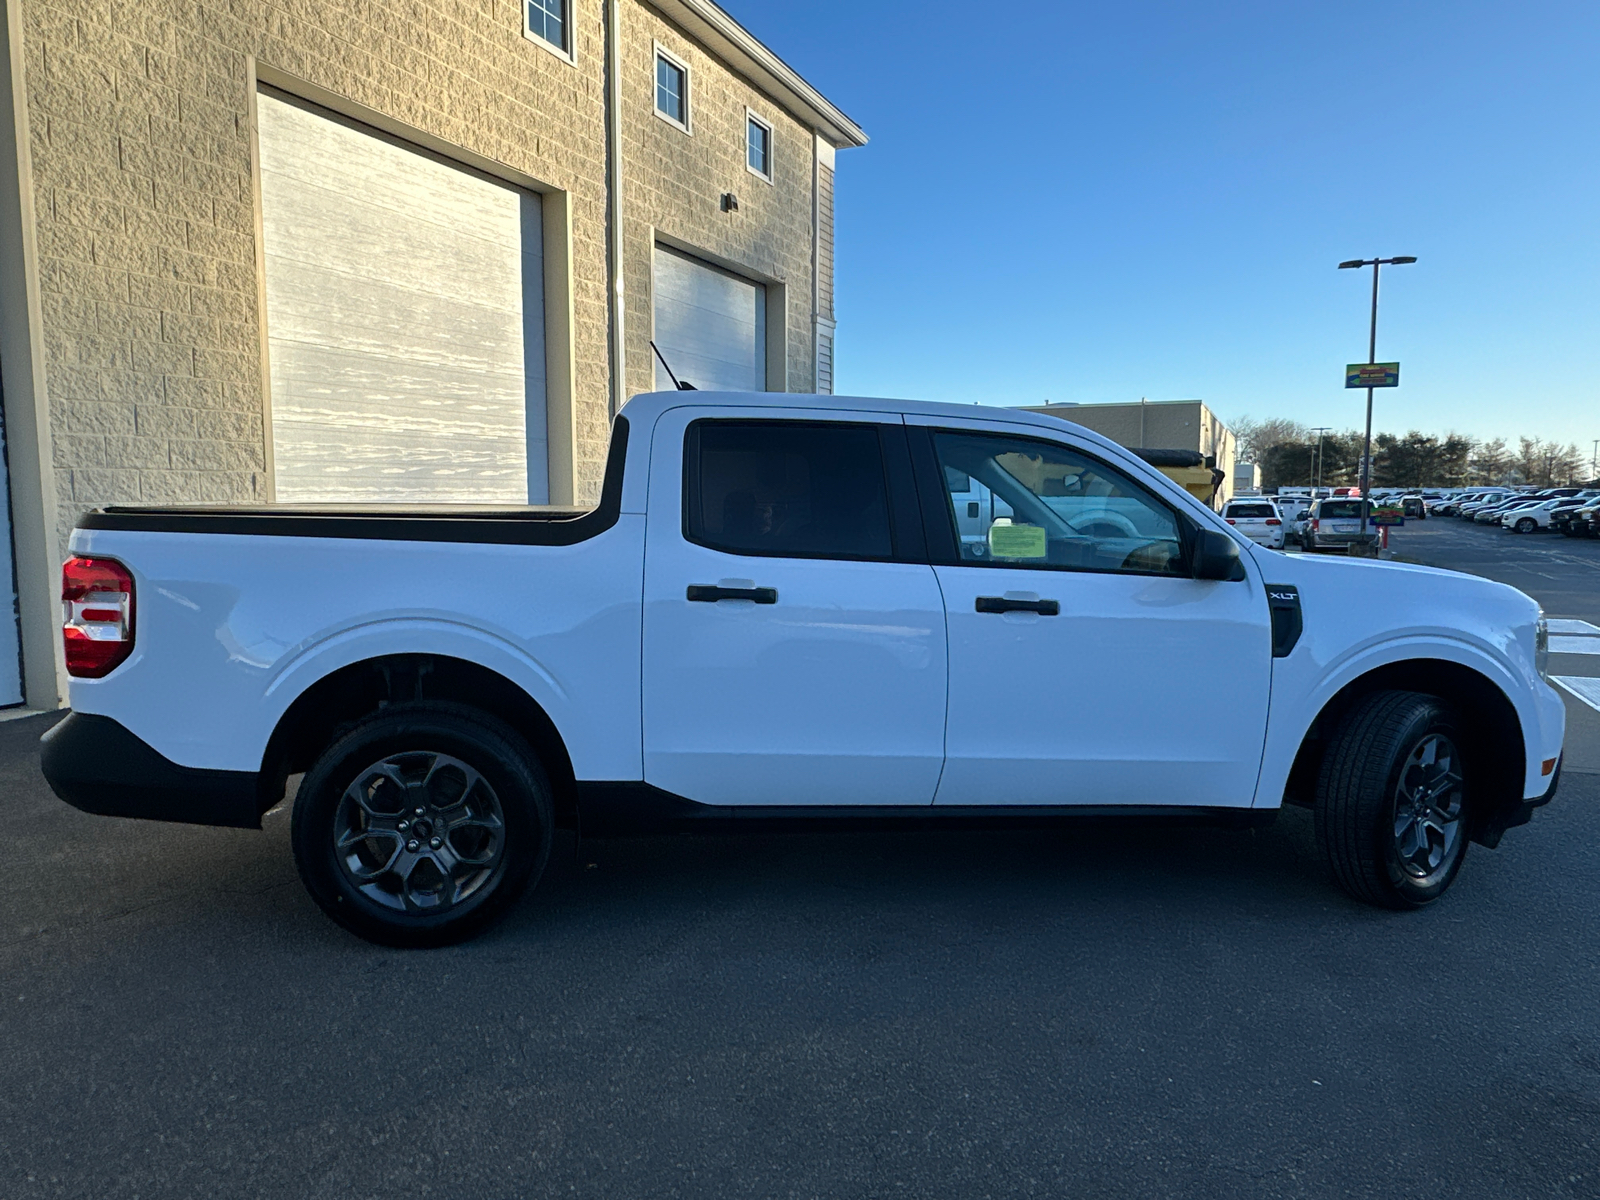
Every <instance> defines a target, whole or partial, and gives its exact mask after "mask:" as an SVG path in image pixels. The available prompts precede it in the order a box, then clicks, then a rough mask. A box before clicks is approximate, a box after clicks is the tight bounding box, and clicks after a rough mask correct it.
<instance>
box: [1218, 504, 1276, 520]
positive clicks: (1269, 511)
mask: <svg viewBox="0 0 1600 1200" xmlns="http://www.w3.org/2000/svg"><path fill="white" fill-rule="evenodd" d="M1227 515H1228V516H1230V517H1275V516H1277V515H1278V510H1277V509H1275V508H1273V507H1272V505H1270V504H1230V505H1228V512H1227Z"/></svg>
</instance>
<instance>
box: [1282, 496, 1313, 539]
mask: <svg viewBox="0 0 1600 1200" xmlns="http://www.w3.org/2000/svg"><path fill="white" fill-rule="evenodd" d="M1312 503H1313V502H1312V501H1311V500H1309V499H1307V498H1305V497H1303V496H1289V497H1287V498H1285V499H1284V500H1283V501H1282V502H1281V503H1279V505H1278V512H1279V513H1280V514H1282V516H1283V528H1284V530H1285V533H1284V535H1283V536H1284V540H1285V541H1286V542H1292V543H1294V544H1295V545H1296V546H1305V544H1306V538H1307V536H1309V533H1310V529H1311V504H1312Z"/></svg>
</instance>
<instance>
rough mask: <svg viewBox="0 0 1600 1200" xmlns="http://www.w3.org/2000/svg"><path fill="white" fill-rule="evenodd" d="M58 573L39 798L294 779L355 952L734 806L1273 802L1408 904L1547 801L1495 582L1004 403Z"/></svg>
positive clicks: (741, 442) (637, 435)
mask: <svg viewBox="0 0 1600 1200" xmlns="http://www.w3.org/2000/svg"><path fill="white" fill-rule="evenodd" d="M969 506H974V507H976V508H977V509H979V510H980V512H981V514H982V516H984V517H987V518H988V519H987V522H986V524H985V525H984V527H983V528H982V530H981V531H979V530H977V529H976V528H975V527H974V526H973V522H974V521H975V520H977V519H978V518H979V515H980V514H979V513H978V512H973V510H972V508H970V507H969ZM71 551H72V554H73V555H74V557H73V558H72V559H71V560H70V561H69V562H68V563H67V564H66V566H65V568H64V595H63V604H64V609H65V630H64V633H65V639H66V658H67V665H68V670H69V672H70V673H71V675H72V676H73V680H72V687H71V703H72V713H71V714H70V715H69V716H67V717H66V718H65V719H64V720H62V721H61V722H60V723H59V724H57V725H56V726H55V727H54V728H53V729H51V730H50V732H49V733H48V734H46V735H45V738H44V743H43V763H44V771H45V775H46V777H47V778H48V779H49V781H50V783H51V786H52V787H53V788H54V789H55V791H56V793H57V794H58V795H59V796H60V797H61V798H62V799H64V800H66V801H67V802H68V803H71V804H74V805H76V806H77V807H79V808H82V809H85V810H87V811H89V812H95V813H103V814H108V815H115V816H123V817H146V818H154V819H157V820H168V821H189V822H199V823H203V824H213V825H231V826H242V827H251V828H256V827H259V825H260V820H261V817H262V815H263V814H264V813H265V812H266V811H267V810H268V809H269V808H271V807H272V806H273V805H275V804H277V803H279V802H280V801H281V800H282V798H283V796H284V794H285V785H286V781H287V779H288V778H289V777H290V776H292V775H295V774H299V773H304V778H303V779H302V780H301V782H300V785H299V788H298V792H297V794H296V798H295V801H294V811H293V817H292V831H293V844H294V851H295V856H296V859H297V862H298V865H299V868H300V872H301V875H302V877H303V878H304V880H305V883H306V886H307V887H308V889H309V890H310V892H311V894H312V895H313V896H314V897H315V898H316V900H317V902H318V903H319V904H320V905H321V906H322V908H323V909H324V910H325V911H326V912H327V913H328V915H329V916H331V917H332V918H333V919H334V920H335V921H338V922H339V923H341V924H342V925H344V926H346V927H347V928H349V929H351V930H353V931H354V932H356V933H358V934H360V935H362V936H364V937H367V938H370V939H373V940H376V941H380V942H386V943H390V944H407V945H419V944H438V943H442V942H447V941H451V940H455V939H459V938H461V937H464V936H466V935H468V934H469V933H471V932H472V931H474V930H477V929H480V928H482V927H483V926H484V925H485V924H486V923H487V922H488V921H490V920H491V919H493V917H494V916H495V915H497V914H498V913H500V912H502V911H504V909H505V908H506V906H507V905H509V904H510V903H512V901H513V900H515V898H516V897H517V895H518V894H519V893H521V892H522V891H523V890H524V889H525V888H526V887H528V886H529V885H530V884H531V883H533V882H534V881H535V880H537V878H538V877H539V874H540V872H541V871H542V870H543V868H544V865H545V862H546V859H547V857H548V855H549V852H550V846H551V841H552V838H553V836H554V835H555V832H556V830H557V829H560V828H576V829H578V830H579V831H580V832H581V834H582V835H583V836H585V837H587V836H591V835H605V834H616V833H622V832H628V831H639V830H649V829H665V828H669V827H676V828H684V827H691V828H706V829H709V828H714V827H719V826H720V827H728V826H732V827H735V828H741V829H753V828H756V827H757V825H756V823H757V822H759V821H762V820H766V821H769V822H778V823H783V824H787V825H789V826H793V825H794V824H796V823H800V822H803V823H805V824H806V825H808V826H811V827H827V826H830V825H832V826H840V825H848V824H849V823H852V822H856V823H859V822H863V821H868V822H873V823H876V824H878V825H882V824H884V823H893V822H905V823H907V824H910V823H915V822H928V821H950V822H961V821H967V822H973V821H980V822H988V823H993V822H995V821H997V820H1000V821H1019V822H1037V821H1041V820H1059V819H1062V818H1067V817H1071V816H1074V815H1082V814H1096V815H1107V814H1125V815H1134V814H1142V815H1146V816H1165V817H1181V816H1189V817H1207V818H1214V819H1222V820H1225V821H1232V822H1249V821H1251V820H1260V819H1270V817H1272V816H1273V815H1274V814H1276V812H1277V811H1278V809H1279V808H1280V807H1281V806H1282V805H1283V804H1285V803H1290V804H1300V805H1307V806H1310V807H1312V808H1313V809H1314V810H1315V825H1316V830H1317V835H1318V839H1319V842H1320V844H1321V846H1322V849H1323V852H1324V854H1325V856H1326V859H1327V862H1328V864H1329V866H1330V867H1331V870H1332V874H1333V876H1334V878H1335V879H1336V880H1337V881H1338V883H1339V884H1341V885H1342V886H1343V887H1344V888H1345V889H1346V890H1347V891H1348V892H1350V893H1351V894H1352V895H1354V896H1356V897H1357V898H1359V899H1361V900H1365V901H1367V902H1370V903H1373V904H1378V905H1384V906H1389V907H1395V908H1406V907H1415V906H1418V905H1421V904H1425V903H1427V902H1429V901H1431V900H1433V899H1435V898H1437V897H1438V896H1439V895H1440V894H1442V893H1443V892H1444V891H1445V889H1446V888H1448V887H1449V886H1450V883H1451V881H1452V880H1453V878H1454V877H1455V875H1456V872H1457V870H1458V868H1459V867H1460V865H1461V861H1462V855H1463V853H1464V852H1465V850H1466V846H1467V843H1468V842H1469V841H1476V842H1479V843H1480V844H1483V845H1487V846H1494V845H1495V844H1497V843H1498V841H1499V840H1500V837H1501V834H1502V833H1503V832H1504V831H1505V830H1506V829H1507V828H1509V827H1511V826H1515V825H1519V824H1522V823H1524V822H1526V821H1527V820H1528V819H1529V816H1530V814H1531V812H1532V810H1533V809H1534V808H1535V807H1537V806H1538V805H1540V804H1543V803H1545V802H1546V801H1548V800H1549V799H1550V798H1551V796H1552V795H1553V794H1554V792H1555V788H1556V782H1557V780H1558V779H1559V776H1560V770H1559V767H1560V759H1561V747H1562V737H1563V732H1564V723H1565V710H1564V708H1563V705H1562V702H1561V700H1560V698H1559V697H1558V696H1557V694H1556V693H1555V692H1554V691H1552V690H1551V688H1550V687H1549V686H1548V685H1547V684H1546V683H1545V681H1544V679H1543V677H1542V675H1543V668H1544V663H1543V658H1544V653H1545V633H1544V623H1543V619H1542V616H1541V614H1540V612H1539V609H1538V606H1537V605H1536V604H1535V603H1534V602H1533V601H1532V600H1530V599H1529V598H1528V597H1527V596H1525V595H1523V594H1522V593H1521V592H1518V591H1515V590H1514V589H1512V588H1509V587H1506V586H1503V585H1501V584H1497V583H1491V582H1489V581H1487V580H1484V579H1479V578H1475V577H1470V576H1466V575H1458V574H1453V573H1451V572H1447V571H1436V570H1431V569H1427V568H1422V567H1411V566H1403V565H1399V564H1394V563H1375V562H1370V561H1356V560H1328V559H1321V558H1312V557H1289V556H1285V555H1283V554H1280V553H1277V552H1275V551H1271V550H1267V549H1264V548H1261V547H1258V546H1254V545H1252V544H1251V543H1250V542H1249V541H1248V540H1247V539H1245V538H1243V537H1240V536H1239V535H1238V534H1237V533H1236V532H1235V531H1233V530H1231V529H1230V528H1229V526H1228V525H1227V524H1226V523H1225V522H1224V521H1223V520H1222V519H1221V518H1219V517H1218V516H1217V515H1216V514H1215V513H1214V512H1212V511H1211V510H1210V509H1208V508H1206V507H1205V506H1204V505H1203V504H1201V503H1199V502H1197V501H1196V500H1195V499H1193V498H1192V497H1191V496H1189V495H1188V494H1187V493H1186V492H1185V491H1183V490H1182V489H1181V488H1179V487H1177V486H1176V485H1175V484H1173V483H1171V482H1170V481H1169V480H1167V479H1166V477H1165V476H1163V475H1162V474H1161V473H1160V472H1158V471H1156V470H1155V469H1153V468H1151V467H1149V466H1147V465H1146V464H1145V463H1144V462H1142V461H1141V460H1140V459H1138V458H1137V457H1135V456H1134V455H1132V454H1130V453H1128V452H1127V451H1125V450H1123V449H1121V448H1120V447H1118V446H1116V445H1114V444H1113V443H1111V442H1109V441H1107V440H1105V439H1104V438H1102V437H1100V436H1098V435H1096V434H1094V433H1091V432H1089V431H1088V430H1085V429H1082V428H1079V427H1077V426H1075V425H1071V424H1068V423H1066V422H1065V421H1062V420H1059V419H1057V418H1055V417H1050V416H1038V415H1034V414H1030V413H1025V412H1019V411H1012V410H1006V409H984V408H977V409H975V408H972V407H970V406H955V405H942V404H926V403H916V402H909V401H898V400H867V399H849V398H844V397H831V396H800V395H783V394H738V393H703V392H689V391H683V392H671V393H656V394H649V395H642V396H639V397H636V398H635V399H634V400H632V401H631V402H630V403H629V404H628V405H627V406H626V408H625V410H624V411H623V413H622V414H621V415H620V416H619V417H618V418H617V420H616V424H615V427H614V429H613V432H612V443H611V451H610V457H609V461H608V463H607V467H606V475H605V482H604V487H603V489H602V494H601V499H600V503H599V505H598V506H597V507H596V508H594V509H593V510H592V511H587V512H579V511H571V510H560V509H540V508H527V509H514V510H494V511H462V510H455V511H440V510H433V511H412V510H388V509H382V510H367V511H345V510H338V509H324V510H309V509H299V508H288V507H260V508H153V507H139V508H132V507H130V508H124V507H114V508H107V509H104V510H99V511H94V512H90V513H88V514H87V515H86V516H85V517H84V518H83V519H82V521H81V522H80V523H79V526H78V529H77V531H76V532H75V533H74V534H73V537H72V543H71Z"/></svg>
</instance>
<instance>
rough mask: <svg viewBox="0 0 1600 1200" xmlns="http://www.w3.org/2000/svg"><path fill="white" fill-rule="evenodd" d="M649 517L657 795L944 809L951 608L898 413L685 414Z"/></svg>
mask: <svg viewBox="0 0 1600 1200" xmlns="http://www.w3.org/2000/svg"><path fill="white" fill-rule="evenodd" d="M833 415H836V414H833ZM647 521H648V523H647V526H646V528H647V533H646V545H645V596H644V680H643V683H644V772H645V780H646V781H647V782H648V783H651V784H654V785H655V786H657V787H660V788H664V789H665V790H667V791H669V792H673V793H676V794H677V795H680V796H685V797H687V798H689V799H691V800H695V801H699V802H701V803H704V804H719V805H817V804H829V805H887V804H893V805H909V804H931V803H932V802H933V795H934V789H935V788H936V787H937V785H938V781H939V770H940V767H941V765H942V763H943V759H944V716H945V712H944V706H945V675H946V661H945V619H944V606H943V604H942V602H941V599H940V595H939V585H938V582H937V581H936V580H935V578H934V573H933V568H932V567H931V566H930V565H929V564H928V563H927V561H926V556H925V553H924V550H923V542H922V533H923V531H922V527H921V523H920V520H919V518H918V513H917V507H916V496H915V493H914V488H913V484H912V480H911V467H910V459H909V455H908V454H907V450H906V442H905V428H904V425H903V424H902V422H901V420H900V418H899V416H898V415H894V414H887V415H884V416H882V417H878V418H874V417H873V416H871V415H867V414H855V413H852V414H850V420H849V421H844V422H841V421H837V420H832V419H830V414H825V413H815V414H813V413H807V412H803V411H796V410H788V411H787V412H785V411H783V410H779V411H778V412H776V413H775V412H774V411H773V410H771V409H751V410H738V409H727V408H718V409H695V408H692V407H686V408H681V409H674V410H672V411H670V412H668V413H666V414H664V415H663V416H662V417H661V419H660V420H659V421H658V422H657V424H656V429H655V433H654V436H653V439H652V446H651V462H650V499H649V516H648V518H647Z"/></svg>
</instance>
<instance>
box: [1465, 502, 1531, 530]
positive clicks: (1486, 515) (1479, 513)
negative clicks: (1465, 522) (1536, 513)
mask: <svg viewBox="0 0 1600 1200" xmlns="http://www.w3.org/2000/svg"><path fill="white" fill-rule="evenodd" d="M1533 503H1536V501H1533V500H1529V499H1528V498H1527V497H1526V496H1514V497H1512V498H1511V499H1509V500H1502V501H1500V503H1498V504H1485V505H1481V506H1479V507H1478V508H1476V509H1474V510H1473V513H1472V521H1473V524H1475V525H1498V524H1499V523H1500V518H1501V517H1503V516H1505V514H1506V513H1508V512H1510V511H1511V510H1512V509H1518V508H1525V507H1527V506H1528V505H1529V504H1533Z"/></svg>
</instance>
